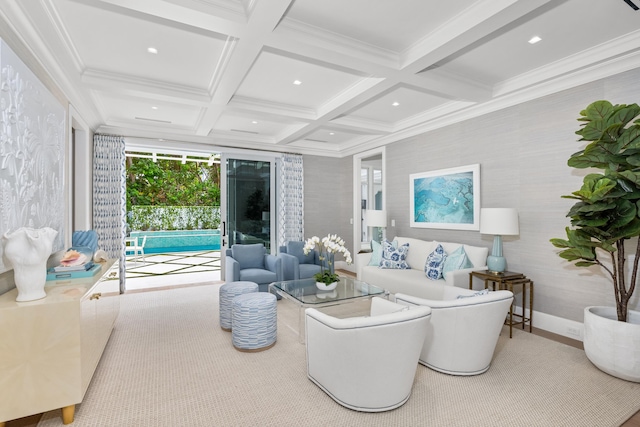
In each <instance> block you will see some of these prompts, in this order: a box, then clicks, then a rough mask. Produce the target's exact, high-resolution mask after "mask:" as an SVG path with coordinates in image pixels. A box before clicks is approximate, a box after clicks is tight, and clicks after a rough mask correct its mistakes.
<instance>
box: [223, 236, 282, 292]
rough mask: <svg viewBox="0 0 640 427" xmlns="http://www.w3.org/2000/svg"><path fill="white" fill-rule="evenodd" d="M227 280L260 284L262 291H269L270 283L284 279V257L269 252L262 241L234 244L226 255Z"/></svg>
mask: <svg viewBox="0 0 640 427" xmlns="http://www.w3.org/2000/svg"><path fill="white" fill-rule="evenodd" d="M225 267H226V269H225V280H226V281H227V283H228V282H238V281H248V282H254V283H257V284H258V288H259V289H260V292H269V284H270V283H272V282H279V281H281V280H284V279H283V275H282V259H281V258H280V257H279V256H275V255H271V254H268V253H267V249H266V248H265V247H264V245H262V244H260V243H256V244H252V245H232V246H231V249H227V252H226V257H225Z"/></svg>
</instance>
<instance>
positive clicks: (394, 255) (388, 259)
mask: <svg viewBox="0 0 640 427" xmlns="http://www.w3.org/2000/svg"><path fill="white" fill-rule="evenodd" d="M408 252H409V244H408V243H405V244H404V245H400V246H398V247H397V248H394V247H393V245H392V244H391V243H389V241H384V242H383V244H382V260H380V268H390V269H401V270H404V269H409V268H411V266H410V265H409V264H408V263H407V261H406V259H407V253H408Z"/></svg>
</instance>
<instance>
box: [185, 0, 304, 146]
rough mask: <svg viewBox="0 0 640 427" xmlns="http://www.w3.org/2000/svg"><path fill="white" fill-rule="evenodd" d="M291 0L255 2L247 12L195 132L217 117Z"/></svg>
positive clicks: (204, 130)
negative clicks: (249, 15)
mask: <svg viewBox="0 0 640 427" xmlns="http://www.w3.org/2000/svg"><path fill="white" fill-rule="evenodd" d="M292 1H293V0H272V1H270V2H268V3H267V2H258V3H257V4H256V6H255V9H254V10H253V11H252V13H251V18H250V19H249V22H248V23H247V26H246V28H245V30H246V31H245V35H244V36H242V37H240V38H239V39H238V41H237V43H236V46H235V47H234V50H233V52H231V54H230V56H229V59H228V62H227V63H226V66H225V69H224V73H223V75H222V77H221V79H220V80H219V82H218V84H217V89H216V91H215V93H214V94H213V99H212V102H211V106H212V107H213V108H210V109H209V110H208V111H207V113H206V114H205V115H204V116H203V117H202V120H201V121H200V123H199V124H198V134H199V135H208V134H209V133H210V132H211V129H212V128H213V126H214V125H215V123H216V122H217V121H218V119H219V117H220V115H221V114H222V112H223V110H224V107H225V106H226V105H227V104H228V103H229V101H230V100H231V98H232V97H233V95H234V93H235V92H236V91H237V90H238V87H240V84H241V83H242V80H243V79H244V77H245V76H246V75H247V73H248V72H249V70H250V69H251V66H252V65H253V63H254V62H255V60H256V59H257V57H258V55H259V54H260V52H261V51H262V48H263V43H262V41H263V40H264V39H265V38H266V37H268V35H269V34H271V32H272V31H273V29H274V28H275V27H276V26H277V25H278V22H280V20H281V19H282V17H283V16H284V14H285V13H286V11H287V9H288V8H289V5H290V4H291V2H292Z"/></svg>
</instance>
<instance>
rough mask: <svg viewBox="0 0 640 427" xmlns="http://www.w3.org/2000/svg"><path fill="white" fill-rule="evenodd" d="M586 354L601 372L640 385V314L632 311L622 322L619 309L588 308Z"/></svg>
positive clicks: (585, 320) (586, 317)
mask: <svg viewBox="0 0 640 427" xmlns="http://www.w3.org/2000/svg"><path fill="white" fill-rule="evenodd" d="M584 352H585V354H586V355H587V358H588V359H589V360H590V361H591V363H593V364H594V365H595V366H596V367H597V368H598V369H600V370H601V371H604V372H606V373H607V374H609V375H612V376H614V377H616V378H621V379H623V380H627V381H633V382H640V312H638V311H633V310H629V313H628V315H627V322H620V321H618V315H617V314H616V308H615V307H598V306H592V307H586V308H585V309H584Z"/></svg>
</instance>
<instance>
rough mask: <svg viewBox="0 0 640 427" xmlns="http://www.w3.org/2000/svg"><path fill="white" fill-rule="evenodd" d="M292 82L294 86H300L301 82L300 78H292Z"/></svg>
mask: <svg viewBox="0 0 640 427" xmlns="http://www.w3.org/2000/svg"><path fill="white" fill-rule="evenodd" d="M293 84H294V85H296V86H300V85H301V84H302V82H301V81H300V80H294V81H293Z"/></svg>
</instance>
